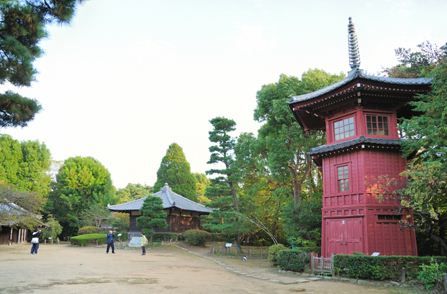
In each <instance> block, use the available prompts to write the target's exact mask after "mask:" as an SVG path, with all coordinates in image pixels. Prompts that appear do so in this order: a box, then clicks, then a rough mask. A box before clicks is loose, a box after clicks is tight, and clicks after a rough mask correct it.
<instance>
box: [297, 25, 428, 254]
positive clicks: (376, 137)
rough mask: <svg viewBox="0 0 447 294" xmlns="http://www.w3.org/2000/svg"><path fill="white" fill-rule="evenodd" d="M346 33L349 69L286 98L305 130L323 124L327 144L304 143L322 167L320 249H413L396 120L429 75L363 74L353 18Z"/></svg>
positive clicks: (409, 251)
mask: <svg viewBox="0 0 447 294" xmlns="http://www.w3.org/2000/svg"><path fill="white" fill-rule="evenodd" d="M348 40H349V59H350V67H351V71H350V72H349V74H348V76H347V77H346V78H345V79H344V80H342V81H340V82H338V83H335V84H333V85H330V86H328V87H325V88H323V89H320V90H318V91H315V92H312V93H308V94H304V95H300V96H295V97H293V98H292V100H291V101H290V102H289V106H290V109H291V110H292V112H293V114H294V115H295V118H296V120H297V121H298V123H299V124H300V125H301V127H303V129H304V130H305V131H310V130H325V131H326V144H325V145H322V146H318V147H315V148H313V149H311V151H310V155H311V156H312V158H313V160H314V162H315V163H316V164H317V165H318V166H319V167H320V168H321V170H322V173H323V205H322V206H323V208H322V246H321V253H322V255H323V256H326V257H330V256H332V255H334V254H351V253H354V252H363V253H365V254H368V255H370V254H372V253H373V252H380V254H381V255H417V248H416V236H415V230H414V226H413V215H412V212H411V211H410V210H408V209H405V208H403V207H402V206H401V204H400V198H399V197H398V196H397V195H396V193H394V191H395V190H396V189H399V188H402V187H403V185H404V184H405V179H404V178H402V177H401V175H400V174H401V172H402V171H403V170H404V169H405V165H406V159H404V158H403V156H402V154H401V139H400V137H399V132H398V121H399V119H400V118H402V117H409V116H411V115H413V114H414V113H413V112H412V109H411V107H410V106H409V104H408V102H410V101H411V100H412V99H413V98H414V97H415V95H417V94H421V93H427V92H428V91H430V89H431V80H430V79H427V78H390V77H382V76H373V75H369V74H367V73H366V72H364V71H363V70H361V69H360V55H359V49H358V45H357V37H356V34H355V30H354V25H353V24H352V22H351V18H349V25H348ZM381 181H382V183H381ZM390 182H394V183H395V185H387V184H388V183H390ZM381 184H383V185H382V186H383V187H382V188H384V189H382V190H381V191H380V195H378V194H377V193H375V192H374V189H376V190H377V188H378V189H379V190H380V188H381V187H380V186H381ZM378 196H380V197H378ZM408 196H409V197H411V195H408Z"/></svg>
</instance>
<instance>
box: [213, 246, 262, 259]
mask: <svg viewBox="0 0 447 294" xmlns="http://www.w3.org/2000/svg"><path fill="white" fill-rule="evenodd" d="M225 245H226V244H225V243H224V244H216V245H212V246H210V251H209V254H210V255H224V256H240V257H242V256H246V257H251V258H265V259H266V258H267V256H268V247H256V246H240V247H238V246H234V245H233V244H231V246H229V245H228V244H227V246H225Z"/></svg>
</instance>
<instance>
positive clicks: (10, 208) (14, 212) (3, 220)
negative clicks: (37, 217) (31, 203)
mask: <svg viewBox="0 0 447 294" xmlns="http://www.w3.org/2000/svg"><path fill="white" fill-rule="evenodd" d="M28 215H32V214H31V213H30V212H29V211H28V210H26V209H24V208H22V207H20V206H19V205H17V204H15V203H0V244H8V245H10V244H13V243H17V244H19V243H23V242H26V239H27V235H28V229H27V228H25V227H24V226H22V225H21V224H20V221H19V219H20V218H21V217H24V216H28Z"/></svg>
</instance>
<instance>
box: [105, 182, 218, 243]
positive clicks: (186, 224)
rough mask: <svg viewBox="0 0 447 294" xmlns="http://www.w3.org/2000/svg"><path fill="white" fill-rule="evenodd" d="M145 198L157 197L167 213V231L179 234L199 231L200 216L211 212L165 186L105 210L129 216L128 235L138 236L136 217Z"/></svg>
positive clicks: (139, 213) (209, 209) (109, 206)
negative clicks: (155, 191) (149, 194)
mask: <svg viewBox="0 0 447 294" xmlns="http://www.w3.org/2000/svg"><path fill="white" fill-rule="evenodd" d="M147 197H159V198H160V199H161V200H162V203H163V209H164V210H166V211H167V220H166V221H167V223H168V229H167V230H168V231H169V232H175V233H180V232H184V231H186V230H190V229H200V228H201V226H200V216H201V215H204V214H209V213H211V212H212V209H211V208H208V207H206V206H204V205H202V204H200V203H197V202H194V201H192V200H190V199H188V198H186V197H183V196H181V195H179V194H177V193H175V192H174V191H172V190H171V188H170V187H169V186H168V184H165V186H164V187H163V188H162V189H161V190H160V191H159V192H157V193H154V194H153V195H152V196H146V197H143V198H140V199H137V200H133V201H130V202H126V203H122V204H117V205H108V206H107V208H108V209H109V210H110V211H114V212H124V213H128V214H129V220H130V228H129V235H130V236H131V235H133V234H135V235H139V234H140V231H139V229H138V228H137V217H139V216H140V215H141V209H142V207H143V203H144V200H146V198H147Z"/></svg>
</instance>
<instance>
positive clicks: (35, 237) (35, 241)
mask: <svg viewBox="0 0 447 294" xmlns="http://www.w3.org/2000/svg"><path fill="white" fill-rule="evenodd" d="M41 234H42V231H41V230H40V229H36V230H35V231H34V232H33V233H32V235H31V236H32V237H31V254H37V251H38V250H39V238H40V235H41Z"/></svg>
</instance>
